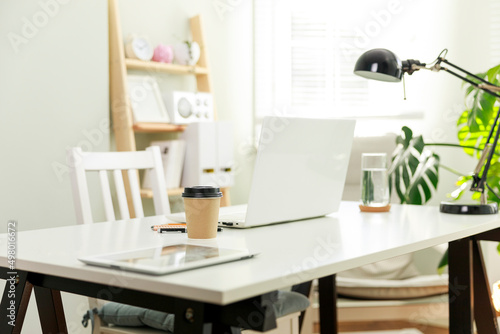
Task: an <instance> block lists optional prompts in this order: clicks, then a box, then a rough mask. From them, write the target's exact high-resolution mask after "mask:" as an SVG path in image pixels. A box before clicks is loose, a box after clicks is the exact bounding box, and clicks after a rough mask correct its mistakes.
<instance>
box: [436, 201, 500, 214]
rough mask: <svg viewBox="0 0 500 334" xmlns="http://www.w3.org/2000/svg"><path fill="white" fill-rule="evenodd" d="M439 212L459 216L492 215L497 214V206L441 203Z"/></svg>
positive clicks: (492, 204) (490, 204) (489, 204)
mask: <svg viewBox="0 0 500 334" xmlns="http://www.w3.org/2000/svg"><path fill="white" fill-rule="evenodd" d="M439 211H441V212H443V213H451V214H460V215H492V214H496V213H498V205H497V203H495V202H493V203H488V204H463V203H451V202H441V205H440V206H439Z"/></svg>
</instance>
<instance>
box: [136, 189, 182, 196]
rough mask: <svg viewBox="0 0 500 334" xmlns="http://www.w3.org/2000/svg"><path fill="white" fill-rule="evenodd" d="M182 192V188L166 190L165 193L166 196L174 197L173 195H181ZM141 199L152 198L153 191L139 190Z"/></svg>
mask: <svg viewBox="0 0 500 334" xmlns="http://www.w3.org/2000/svg"><path fill="white" fill-rule="evenodd" d="M183 191H184V188H174V189H168V190H167V193H168V196H175V195H181V194H182V192H183ZM141 197H143V198H153V190H151V189H141Z"/></svg>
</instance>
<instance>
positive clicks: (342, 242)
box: [0, 202, 500, 333]
mask: <svg viewBox="0 0 500 334" xmlns="http://www.w3.org/2000/svg"><path fill="white" fill-rule="evenodd" d="M163 221H164V218H162V217H149V218H145V219H140V220H131V221H125V222H124V221H119V222H109V223H101V224H93V225H75V226H67V227H59V228H53V229H43V230H34V231H27V232H19V233H18V234H17V246H16V248H17V255H16V270H17V271H19V272H21V273H22V274H23V275H27V276H28V278H27V280H28V281H29V282H31V283H32V284H33V285H34V286H35V293H37V286H41V287H43V288H39V289H38V291H40V293H39V295H40V299H43V296H44V292H43V291H45V293H46V294H48V295H49V296H53V291H52V290H61V291H68V292H75V293H79V294H83V295H91V296H94V297H96V296H97V297H99V298H103V299H112V300H116V301H120V302H128V303H133V304H137V305H138V306H146V307H151V308H155V309H161V310H165V311H167V309H168V307H167V306H165V304H167V303H162V302H161V301H162V298H163V300H168V301H172V305H173V306H171V307H170V306H169V307H170V309H168V311H170V312H172V308H173V309H175V311H179V310H181V309H182V308H183V307H186V305H187V304H189V303H194V304H196V305H197V306H196V307H200V308H199V309H200V310H201V311H200V312H204V314H205V315H204V318H205V321H206V318H207V317H208V315H212V313H213V312H216V311H214V310H217V312H218V311H220V310H223V309H224V308H223V307H218V306H224V305H229V304H233V303H237V302H243V301H252V300H253V299H252V298H255V297H256V296H261V295H265V294H266V293H268V292H271V291H273V290H276V289H280V288H284V287H288V286H291V285H293V284H297V283H302V282H306V281H310V280H312V279H315V278H324V279H322V280H320V289H321V288H322V286H323V289H327V287H325V284H329V283H328V282H332V281H333V282H334V274H335V273H337V272H340V271H343V270H346V269H351V268H354V267H358V266H361V265H365V264H368V263H372V262H375V261H379V260H383V259H387V258H390V257H394V256H398V255H402V254H405V253H409V252H413V251H416V250H420V249H424V248H427V247H431V246H434V245H438V244H442V243H447V242H451V241H455V240H460V239H462V241H460V242H458V241H457V242H455V243H451V244H450V246H452V247H451V248H450V281H451V282H452V284H451V288H452V289H455V290H453V291H451V290H450V292H452V293H453V296H451V297H453V301H454V302H453V303H450V312H453V311H454V310H455V309H454V308H452V307H457V308H458V307H459V306H460V305H461V303H467V300H469V302H470V301H471V298H472V297H471V296H470V295H471V292H470V291H469V294H467V293H466V292H464V291H465V290H466V289H465V290H462V288H463V286H464V284H466V285H468V286H469V288H468V289H469V290H470V285H471V282H472V279H471V278H470V277H469V276H470V273H471V272H472V270H470V269H472V267H471V266H472V263H473V262H472V260H471V261H469V260H468V259H469V258H470V257H471V256H472V254H473V253H472V252H473V246H472V241H473V239H469V238H468V237H470V236H474V235H477V234H481V233H483V232H487V231H491V230H495V229H497V230H496V231H495V232H493V233H494V235H493V237H491V236H488V235H487V236H486V239H491V238H493V239H495V238H496V239H500V238H499V237H498V234H499V233H497V232H498V231H499V230H498V228H499V227H500V219H499V217H498V215H484V216H466V215H449V214H441V213H439V210H438V208H437V207H432V206H411V205H407V206H399V205H394V206H393V207H392V209H391V211H390V212H389V213H360V212H359V209H358V207H357V203H354V202H344V203H342V205H341V208H340V210H339V212H337V213H334V214H331V215H329V216H327V217H322V218H316V219H312V220H304V221H298V222H290V223H285V224H277V225H272V226H265V227H258V228H253V229H247V230H236V229H228V228H226V229H224V231H223V232H221V233H219V236H218V243H219V245H220V246H226V247H248V248H250V249H252V250H258V251H261V252H262V254H261V255H259V256H258V257H256V258H253V259H248V260H243V261H238V262H233V263H227V264H222V265H217V266H213V267H208V268H201V269H196V270H192V271H186V272H182V273H176V274H171V275H165V276H149V275H143V274H134V273H129V272H123V271H118V270H110V269H104V268H98V267H92V266H87V265H84V264H82V263H80V262H79V261H78V260H76V258H77V257H78V256H80V255H83V254H93V253H101V252H109V251H115V250H125V249H131V248H136V247H145V246H152V245H160V244H165V243H175V242H178V241H182V240H185V239H186V238H187V236H186V235H185V234H157V233H154V232H152V231H151V229H150V226H151V225H153V224H158V223H162V222H163ZM464 238H465V239H464ZM482 239H485V238H482ZM463 240H465V241H463ZM464 242H465V246H463V245H464ZM453 245H456V246H453ZM474 245H475V244H474ZM6 251H7V236H6V235H5V234H3V235H0V263H1V264H0V266H2V267H8V265H7V264H6V263H7V262H6ZM460 252H462V255H455V254H460ZM467 252H469V253H470V256H467V254H469V253H467ZM463 256H465V257H466V258H465V259H464V258H463ZM454 261H459V262H454ZM463 261H466V262H463ZM478 262H480V261H476V262H475V263H478ZM463 264H465V268H462V267H464V266H463ZM462 269H463V270H462ZM455 270H457V271H458V272H460V275H459V278H457V277H456V276H454V272H455ZM8 271H9V270H8V269H5V268H4V269H3V272H2V276H1V277H2V278H4V279H5V278H6V275H7V272H8ZM464 275H465V276H464ZM467 275H469V276H467ZM21 276H22V275H21ZM23 277H24V276H22V277H21V278H20V279H21V282H22V281H23ZM30 277H31V278H30ZM477 280H478V279H476V281H477ZM82 282H83V283H84V282H91V283H92V284H94V285H92V284H89V285H91V287H90V288H89V289H84V288H83V285H85V284H83V283H82ZM457 286H458V288H459V291H460V293H458V295H457V291H458V290H457ZM44 288H47V289H46V290H44ZM51 289H52V290H51ZM20 290H22V289H20ZM330 290H331V289H330ZM324 291H326V290H324ZM124 292H127V294H125V293H124ZM137 292H140V293H144V292H145V293H147V296H146V297H142V295H141V294H140V293H139V294H138V293H137ZM330 292H331V291H328V294H329V293H330ZM96 293H97V295H96ZM320 293H321V295H322V296H323V297H321V298H323V299H320V302H321V305H322V309H325V307H324V306H325V305H324V304H325V303H329V299H328V298H330V299H331V298H332V297H328V295H327V294H325V293H322V292H320ZM120 294H122V295H120ZM124 295H126V297H123V296H124ZM467 296H469V297H467ZM139 297H141V298H139ZM153 297H155V298H157V299H154V298H153ZM451 297H450V298H451ZM19 298H20V297H19ZM144 298H148V301H144ZM6 299H7V298H6V297H5V295H4V299H3V300H2V306H1V307H2V309H0V312H4V306H5V305H7V304H4V303H6V302H8V300H6ZM37 299H38V295H37ZM49 299H50V298H49ZM178 300H182V303H180V302H179V301H178ZM463 300H465V302H464V301H463ZM45 301H46V299H45ZM52 302H53V303H55V304H57V303H58V301H57V300H55V301H54V299H52ZM333 302H334V300H333ZM176 303H177V304H176ZM253 303H254V304H255V301H253ZM181 304H182V305H181ZM204 305H211V307H210V308H208V309H205V311H203V306H204ZM235 305H236V304H235ZM465 306H467V305H465ZM55 307H56V308H57V305H56V306H55ZM469 309H472V307H469ZM328 311H329V312H330V311H331V310H328ZM222 313H224V312H222ZM461 313H462V315H463V314H464V313H463V310H462V312H461ZM3 314H4V313H0V315H1V316H3ZM227 316H229V315H224V314H223V315H221V316H220V317H219V316H218V319H219V320H220V321H221V322H226V321H227V319H226V318H227ZM325 316H326V314H325ZM225 317H226V318H225ZM330 317H331V315H330ZM465 318H467V317H465ZM476 318H477V315H476ZM176 319H177V317H176ZM334 320H335V319H334ZM271 322H272V321H271ZM321 323H322V332H323V331H324V332H326V331H327V330H329V329H327V328H328V326H331V324H330V325H328V324H327V321H326V320H324V319H323V318H322V322H321ZM2 325H4V323H3V322H2V323H1V324H0V326H2ZM59 326H61V325H59ZM186 326H188V325H186ZM460 326H465V327H466V330H465V331H463V332H464V333H471V330H469V329H467V328H472V327H467V326H469V325H468V323H465V324H463V323H462V322H461V323H460ZM470 326H472V324H470ZM176 328H178V327H177V322H176ZM196 328H198V329H199V328H200V327H196ZM4 329H6V330H9V329H10V328H9V327H0V331H1V332H2V333H7V332H6V331H5V332H4ZM198 329H196V330H198ZM58 330H61V327H58ZM190 332H192V331H190ZM452 333H455V332H452Z"/></svg>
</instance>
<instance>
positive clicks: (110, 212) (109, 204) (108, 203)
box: [99, 170, 116, 221]
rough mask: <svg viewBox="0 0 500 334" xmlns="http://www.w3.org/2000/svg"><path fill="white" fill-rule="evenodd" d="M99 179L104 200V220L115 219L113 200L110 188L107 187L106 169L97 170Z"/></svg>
mask: <svg viewBox="0 0 500 334" xmlns="http://www.w3.org/2000/svg"><path fill="white" fill-rule="evenodd" d="M99 180H100V181H101V193H102V199H103V201H104V211H105V213H106V220H107V221H113V220H116V219H115V210H114V209H113V200H112V199H111V190H110V188H109V180H108V172H107V171H106V170H100V171H99Z"/></svg>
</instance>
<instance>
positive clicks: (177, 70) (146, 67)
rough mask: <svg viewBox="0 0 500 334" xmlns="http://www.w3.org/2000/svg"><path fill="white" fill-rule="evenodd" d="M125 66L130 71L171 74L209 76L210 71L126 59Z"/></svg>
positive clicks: (200, 68) (194, 67) (197, 67)
mask: <svg viewBox="0 0 500 334" xmlns="http://www.w3.org/2000/svg"><path fill="white" fill-rule="evenodd" d="M125 65H126V66H127V69H129V70H142V71H154V72H163V73H170V74H208V69H207V68H205V67H200V66H187V65H179V64H169V63H159V62H156V61H144V60H138V59H131V58H125Z"/></svg>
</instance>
